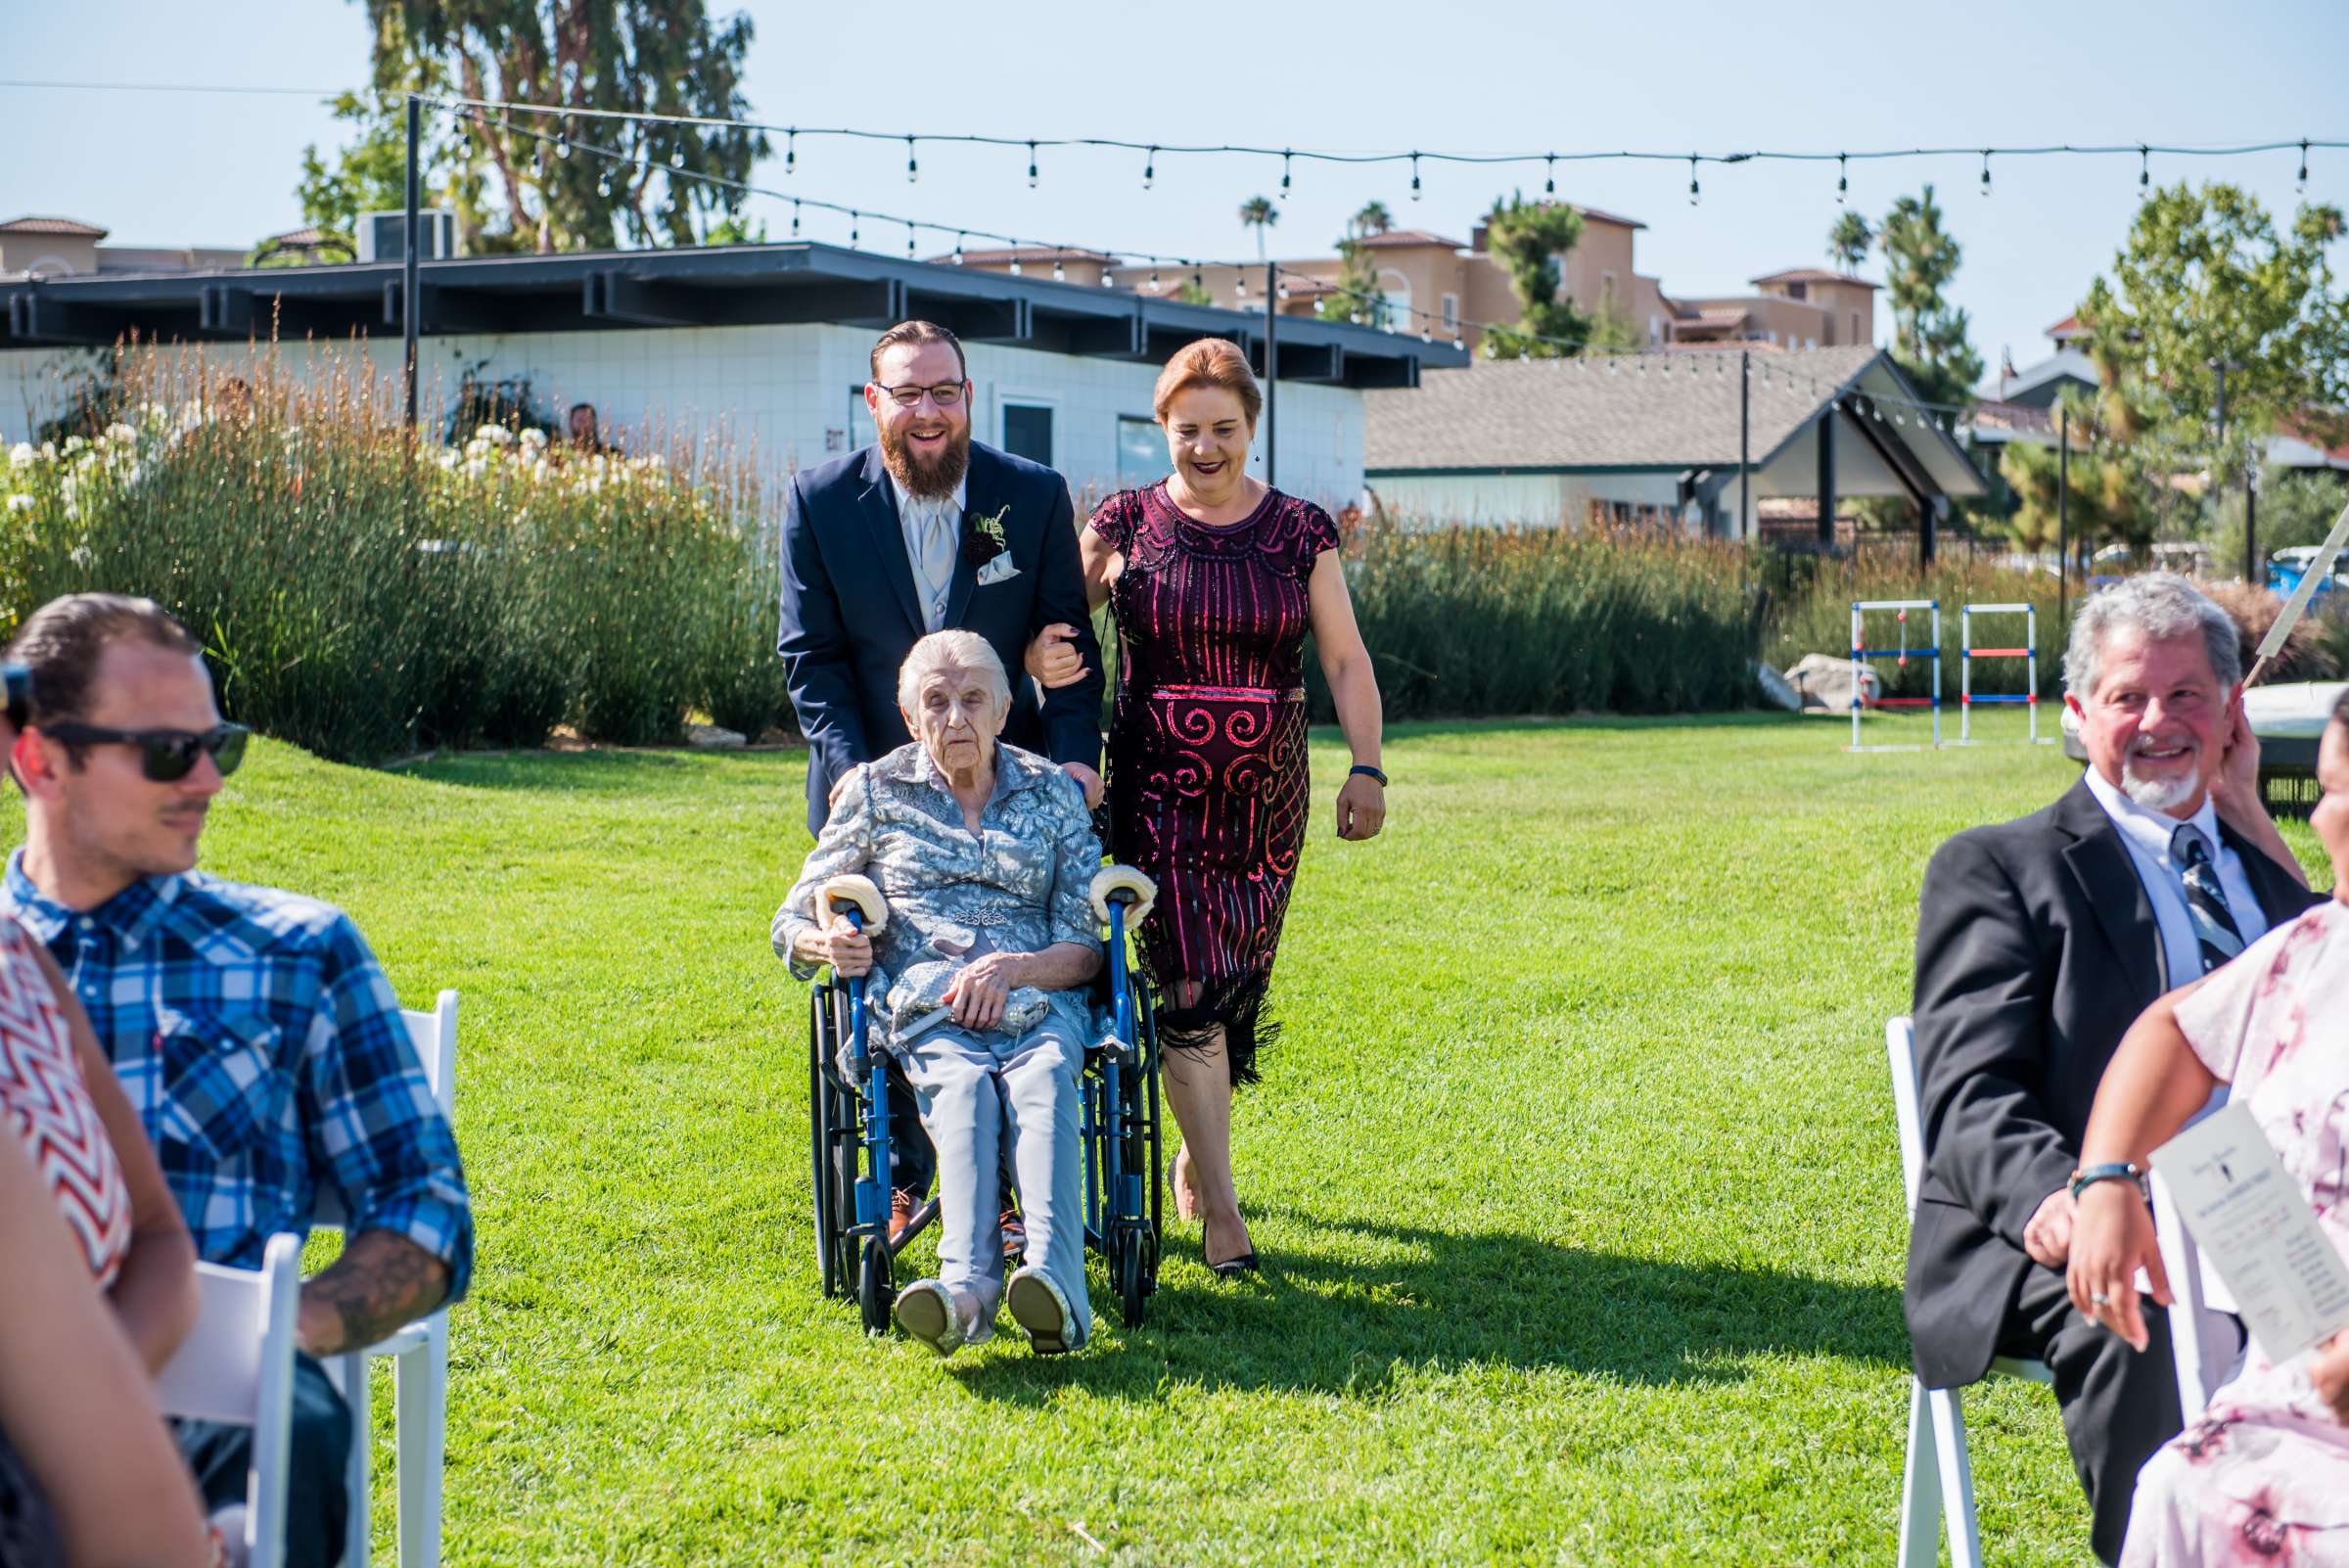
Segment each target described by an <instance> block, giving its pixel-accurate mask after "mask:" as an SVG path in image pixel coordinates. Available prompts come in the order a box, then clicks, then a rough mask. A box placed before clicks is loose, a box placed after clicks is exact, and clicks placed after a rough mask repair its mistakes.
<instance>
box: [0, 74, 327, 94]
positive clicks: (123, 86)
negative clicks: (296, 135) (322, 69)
mask: <svg viewBox="0 0 2349 1568" xmlns="http://www.w3.org/2000/svg"><path fill="white" fill-rule="evenodd" d="M0 87H34V88H53V89H56V90H59V91H64V92H100V93H125V92H127V93H218V94H222V95H225V96H230V97H254V98H337V97H340V96H342V95H343V94H344V93H345V92H347V91H349V89H348V88H346V87H239V86H224V85H221V84H219V83H215V82H186V81H31V80H25V79H23V78H9V79H0Z"/></svg>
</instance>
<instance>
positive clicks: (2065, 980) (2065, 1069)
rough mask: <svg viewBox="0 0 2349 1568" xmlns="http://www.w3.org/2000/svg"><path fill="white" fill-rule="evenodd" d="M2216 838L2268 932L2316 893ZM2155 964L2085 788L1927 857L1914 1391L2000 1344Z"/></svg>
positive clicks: (1982, 1358) (2135, 890) (2162, 962)
mask: <svg viewBox="0 0 2349 1568" xmlns="http://www.w3.org/2000/svg"><path fill="white" fill-rule="evenodd" d="M2220 831H2221V833H2222V835H2223V836H2224V837H2225V838H2226V840H2227V842H2228V844H2229V845H2230V846H2231V847H2232V848H2233V849H2234V852H2235V853H2236V854H2238V855H2240V856H2241V857H2242V864H2243V871H2244V873H2245V875H2246V876H2247V877H2248V879H2249V880H2250V883H2251V886H2252V888H2253V889H2254V890H2255V891H2256V892H2257V893H2258V895H2259V901H2260V905H2261V908H2262V909H2263V910H2264V911H2265V913H2266V915H2267V918H2268V923H2269V925H2270V927H2271V928H2273V927H2274V926H2276V925H2278V924H2280V923H2282V922H2284V921H2286V920H2289V919H2291V918H2292V917H2293V916H2295V915H2298V914H2299V913H2300V912H2301V911H2302V910H2304V909H2307V908H2308V907H2309V906H2310V905H2312V904H2314V903H2315V902H2316V901H2317V900H2318V899H2320V898H2321V897H2322V895H2320V894H2315V893H2311V892H2309V891H2308V890H2307V889H2306V888H2303V887H2302V886H2300V884H2299V883H2297V882H2295V881H2293V880H2292V878H2291V875H2290V873H2288V872H2286V871H2285V870H2284V869H2283V868H2282V867H2281V866H2279V865H2277V864H2276V863H2275V862H2274V861H2273V860H2270V859H2269V858H2268V857H2267V856H2266V855H2265V854H2262V853H2259V852H2258V851H2257V850H2254V849H2253V848H2252V847H2251V846H2250V845H2249V844H2248V843H2246V842H2245V841H2244V840H2242V839H2241V838H2240V837H2238V836H2237V835H2236V834H2234V831H2233V830H2231V829H2228V828H2226V827H2225V826H2224V824H2222V826H2221V829H2220ZM2168 970H2169V965H2168V962H2167V959H2166V955H2165V954H2164V951H2163V948H2162V942H2161V931H2160V928H2159V926H2158V924H2157V923H2156V922H2155V920H2154V918H2153V906H2152V903H2151V901H2150V900H2149V899H2147V898H2146V896H2145V890H2144V885H2143V884H2142V883H2141V882H2140V881H2139V880H2138V876H2137V868H2136V867H2135V865H2133V864H2132V863H2131V861H2130V858H2129V849H2128V845H2127V843H2126V842H2125V841H2124V840H2123V839H2122V837H2121V832H2120V829H2119V828H2117V827H2115V826H2113V824H2112V819H2111V818H2110V817H2108V816H2106V815H2105V814H2104V808H2103V807H2101V806H2099V805H2097V804H2096V797H2095V796H2094V795H2093V794H2091V793H2090V792H2089V788H2088V785H2087V783H2086V782H2085V781H2083V782H2082V783H2079V784H2076V785H2074V786H2073V787H2072V789H2071V790H2070V791H2069V792H2067V793H2066V794H2065V795H2064V796H2063V798H2062V799H2060V800H2058V801H2057V802H2056V803H2055V804H2054V805H2052V806H2050V807H2048V808H2047V809H2046V810H2044V811H2039V812H2036V813H2034V814H2033V815H2030V816H2026V817H2024V818H2022V819H2021V820H2019V821H2014V822H2005V823H2001V824H2000V825H1998V826H1996V827H1984V828H1975V829H1973V830H1971V831H1969V832H1965V833H1960V834H1958V835H1957V836H1956V837H1955V838H1953V839H1951V840H1950V841H1949V842H1948V843H1947V844H1944V845H1943V846H1942V847H1941V849H1940V850H1939V852H1937V853H1935V854H1934V856H1933V860H1932V863H1931V864H1930V865H1928V866H1927V867H1926V869H1925V885H1924V892H1923V894H1922V895H1921V897H1920V899H1919V904H1918V910H1917V923H1916V995H1915V999H1914V1016H1915V1021H1916V1022H1915V1027H1916V1053H1917V1076H1918V1079H1919V1081H1920V1090H1921V1098H1922V1109H1923V1114H1924V1131H1925V1179H1924V1183H1923V1185H1922V1187H1921V1188H1920V1189H1919V1191H1918V1194H1917V1205H1916V1222H1915V1225H1914V1227H1913V1228H1912V1229H1911V1232H1910V1237H1909V1278H1908V1288H1907V1291H1906V1301H1907V1307H1908V1315H1909V1340H1910V1346H1911V1355H1912V1356H1913V1357H1914V1359H1915V1361H1916V1371H1917V1375H1918V1376H1919V1377H1920V1378H1922V1379H1923V1380H1924V1381H1925V1383H1926V1385H1927V1386H1928V1387H1932V1388H1950V1387H1955V1386H1958V1385H1962V1384H1965V1383H1971V1382H1973V1381H1975V1380H1976V1379H1977V1378H1979V1377H1981V1376H1982V1375H1983V1373H1984V1372H1985V1371H1986V1370H1987V1369H1988V1368H1989V1366H1990V1362H1991V1358H1992V1357H1993V1356H1995V1355H1997V1354H1998V1345H1999V1341H2000V1338H2001V1335H2002V1331H2003V1330H2004V1326H2005V1320H2006V1317H2007V1314H2009V1312H2011V1310H2012V1309H2013V1305H2014V1302H2015V1298H2016V1296H2017V1294H2018V1292H2019V1291H2020V1290H2021V1288H2022V1283H2023V1279H2024V1275H2025V1272H2026V1270H2028V1269H2030V1268H2035V1267H2037V1266H2036V1265H2034V1264H2033V1263H2032V1262H2031V1260H2030V1258H2029V1257H2028V1256H2026V1255H2025V1253H2024V1252H2023V1227H2024V1226H2025V1225H2027V1224H2029V1223H2030V1222H2031V1216H2032V1215H2033V1214H2034V1213H2035V1212H2037V1210H2038V1208H2039V1205H2040V1203H2041V1201H2042V1200H2043V1199H2045V1198H2046V1197H2047V1195H2048V1194H2049V1193H2050V1192H2053V1191H2054V1190H2055V1189H2056V1188H2058V1187H2060V1186H2062V1185H2063V1184H2064V1182H2065V1181H2066V1180H2068V1179H2069V1178H2070V1176H2071V1174H2072V1170H2073V1168H2074V1166H2076V1165H2077V1164H2078V1161H2079V1149H2080V1138H2081V1135H2082V1134H2083V1133H2084V1132H2085V1131H2086V1130H2087V1129H2088V1113H2089V1107H2090V1106H2091V1105H2092V1104H2093V1103H2094V1102H2095V1100H2096V1084H2097V1083H2098V1082H2099V1081H2100V1080H2101V1079H2102V1078H2103V1076H2104V1067H2105V1064H2106V1063H2107V1062H2109V1061H2110V1060H2111V1059H2112V1053H2113V1050H2114V1049H2115V1047H2117V1046H2118V1045H2119V1044H2120V1042H2121V1037H2122V1036H2123V1035H2124V1034H2126V1033H2128V1030H2129V1026H2130V1025H2131V1024H2133V1023H2135V1022H2137V1018H2138V1015H2139V1014H2140V1013H2142V1012H2143V1011H2144V1010H2145V1009H2146V1008H2147V1007H2149V1006H2150V1005H2152V1003H2153V1002H2154V1000H2155V999H2156V998H2158V997H2159V996H2160V995H2161V994H2162V993H2163V992H2166V991H2168V990H2169V989H2170V987H2171V977H2170V975H2169V973H2168ZM2189 978H2191V977H2181V978H2180V979H2179V980H2178V981H2177V984H2180V985H2183V984H2185V983H2186V980H2187V979H2189Z"/></svg>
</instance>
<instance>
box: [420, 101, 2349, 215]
mask: <svg viewBox="0 0 2349 1568" xmlns="http://www.w3.org/2000/svg"><path fill="white" fill-rule="evenodd" d="M434 101H435V102H438V103H440V104H442V105H457V106H463V107H466V108H473V109H482V110H495V111H498V112H500V113H508V114H523V115H548V116H555V117H559V118H565V119H570V118H582V119H618V120H633V121H638V122H641V123H646V124H660V125H677V126H684V127H693V128H704V129H707V128H722V129H727V130H750V131H760V132H764V133H766V134H769V135H780V136H781V137H782V138H783V172H784V173H785V175H787V176H788V175H792V174H796V173H797V172H798V171H799V164H800V143H801V141H802V140H803V139H805V140H807V141H822V140H826V139H836V140H845V141H855V142H878V143H897V144H899V145H901V146H903V147H904V149H905V178H906V180H907V182H908V183H911V182H913V181H916V180H918V179H920V177H921V147H922V144H923V143H925V142H926V143H929V144H930V145H932V146H935V147H949V146H961V147H984V148H1001V149H1013V150H1022V151H1024V152H1025V153H1026V155H1027V178H1028V185H1029V187H1030V189H1035V188H1036V187H1037V186H1038V185H1040V184H1041V183H1042V178H1043V173H1042V164H1041V162H1040V161H1039V156H1040V154H1041V153H1042V152H1045V151H1056V150H1059V149H1064V148H1077V149H1087V150H1094V151H1106V152H1123V153H1139V154H1140V155H1142V171H1141V183H1142V189H1144V190H1149V189H1151V188H1153V186H1154V185H1155V184H1156V182H1157V176H1158V161H1159V160H1160V159H1161V158H1167V157H1173V158H1186V157H1197V156H1217V157H1238V158H1248V159H1264V160H1273V159H1277V160H1279V161H1280V191H1281V194H1282V195H1283V196H1284V197H1285V196H1288V195H1290V194H1292V193H1293V189H1294V180H1295V169H1296V165H1297V164H1298V163H1300V162H1307V163H1328V164H1341V165H1354V166H1362V165H1374V164H1388V163H1405V164H1408V165H1409V167H1410V171H1411V183H1410V199H1411V200H1412V201H1414V202H1416V201H1418V200H1420V199H1421V197H1422V195H1423V194H1424V192H1425V184H1424V181H1423V178H1422V175H1421V172H1420V170H1421V165H1422V164H1464V165H1472V166H1488V167H1489V166H1513V165H1523V166H1529V167H1530V166H1538V167H1540V168H1542V169H1543V194H1544V195H1547V196H1555V195H1556V194H1557V166H1558V165H1559V164H1560V163H1593V162H1609V161H1620V162H1661V163H1682V162H1684V163H1686V164H1687V165H1688V200H1689V203H1690V205H1692V206H1693V205H1695V204H1697V203H1698V202H1700V201H1701V200H1702V199H1703V195H1704V191H1703V184H1702V180H1701V177H1700V170H1701V168H1702V166H1703V165H1704V164H1707V163H1712V164H1716V165H1724V166H1726V165H1730V164H1736V163H1756V162H1789V163H1829V162H1831V163H1833V164H1834V165H1835V170H1836V173H1835V199H1836V201H1837V202H1839V203H1840V202H1843V201H1845V200H1846V199H1847V197H1848V196H1849V194H1850V175H1849V170H1850V166H1851V165H1852V164H1853V163H1866V162H1883V161H1894V160H1906V159H1947V158H1978V159H1980V161H1981V177H1980V179H1979V181H1978V182H1977V184H1976V189H1977V190H1979V191H1980V192H1981V194H1982V195H1984V196H1988V195H1990V194H1991V189H1992V185H1991V161H1992V160H1993V159H2001V158H2007V159H2025V158H2053V157H2073V158H2115V157H2132V156H2133V157H2135V158H2136V159H2137V161H2138V177H2137V183H2138V185H2139V186H2140V188H2148V187H2150V185H2151V184H2152V160H2153V159H2154V158H2155V157H2156V156H2159V157H2162V158H2179V159H2208V158H2248V157H2255V156H2258V155H2260V154H2270V153H2290V152H2297V153H2298V154H2299V163H2298V165H2297V173H2296V175H2295V188H2296V189H2299V190H2301V191H2303V192H2305V191H2306V189H2307V187H2308V158H2309V154H2310V153H2311V152H2312V151H2338V150H2340V149H2344V148H2349V141H2342V140H2336V139H2330V138H2325V137H2315V136H2301V137H2286V138H2279V139H2273V140H2266V141H2240V142H2225V143H2215V144H2202V145H2193V144H2186V143H2168V142H2149V141H2140V142H2112V143H2085V144H2074V143H2069V142H2056V143H2037V144H2017V145H2011V146H2004V147H1996V146H1994V147H1962V146H1949V147H1884V148H1862V149H1859V150H1853V149H1849V148H1845V149H1839V150H1837V151H1834V152H1826V151H1795V150H1787V149H1765V148H1757V149H1753V150H1750V151H1745V152H1713V153H1706V152H1693V151H1692V152H1686V153H1679V152H1665V151H1660V150H1653V149H1650V150H1644V151H1642V150H1634V149H1628V148H1619V149H1587V150H1581V151H1568V152H1558V151H1556V150H1555V149H1550V150H1547V151H1543V152H1504V153H1465V152H1449V151H1444V150H1441V149H1427V148H1414V149H1411V150H1409V151H1387V152H1365V153H1341V152H1329V151H1323V150H1320V149H1315V148H1298V147H1259V146H1249V145H1245V144H1240V143H1231V142H1219V143H1180V142H1138V141H1132V140H1129V139H1128V138H1124V137H1115V136H988V135H973V134H961V133H936V132H924V131H885V130H873V129H869V128H865V127H858V126H847V125H820V126H819V125H788V124H776V123H774V122H772V121H766V120H752V119H741V118H736V117H730V116H725V115H665V114H657V113H654V112H652V111H648V110H627V109H585V108H573V107H569V106H566V105H560V104H534V103H529V102H526V101H523V100H519V99H498V98H441V99H436V100H434Z"/></svg>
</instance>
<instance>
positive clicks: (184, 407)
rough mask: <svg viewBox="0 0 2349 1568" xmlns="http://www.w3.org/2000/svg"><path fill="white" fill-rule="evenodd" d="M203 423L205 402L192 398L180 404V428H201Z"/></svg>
mask: <svg viewBox="0 0 2349 1568" xmlns="http://www.w3.org/2000/svg"><path fill="white" fill-rule="evenodd" d="M203 425H204V404H202V403H200V402H197V401H195V400H194V399H193V398H191V399H189V400H188V401H187V402H184V403H182V404H180V405H179V428H180V429H181V430H199V429H202V428H203Z"/></svg>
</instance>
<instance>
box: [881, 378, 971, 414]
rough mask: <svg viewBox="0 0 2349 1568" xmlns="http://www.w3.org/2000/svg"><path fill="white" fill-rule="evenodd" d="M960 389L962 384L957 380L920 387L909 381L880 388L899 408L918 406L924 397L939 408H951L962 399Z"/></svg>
mask: <svg viewBox="0 0 2349 1568" xmlns="http://www.w3.org/2000/svg"><path fill="white" fill-rule="evenodd" d="M962 389H963V384H962V383H961V382H959V381H942V382H940V383H939V384H938V385H937V386H935V387H920V386H916V385H915V384H914V383H912V382H910V381H909V382H907V383H905V385H903V386H902V387H883V388H882V389H881V390H882V391H883V392H887V393H889V395H890V396H891V397H892V398H893V399H895V400H896V402H897V405H898V407H899V408H919V407H921V406H922V399H923V398H924V397H928V398H929V399H930V400H931V401H932V402H934V403H936V404H938V406H939V407H941V408H952V407H953V406H954V405H955V404H957V403H959V402H961V401H962Z"/></svg>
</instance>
